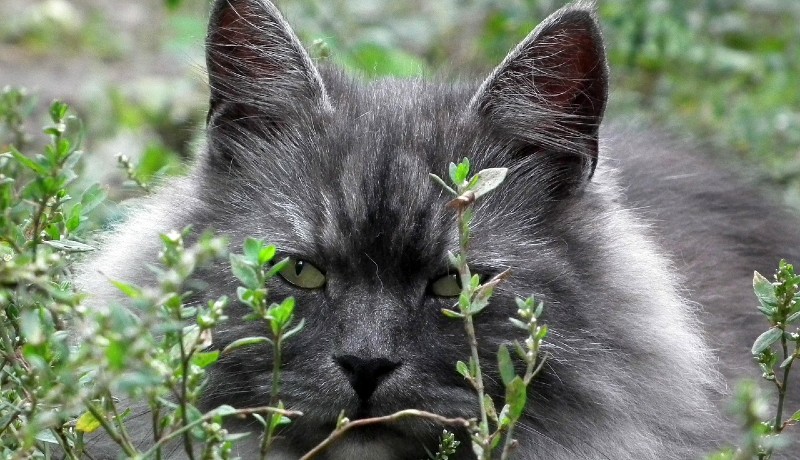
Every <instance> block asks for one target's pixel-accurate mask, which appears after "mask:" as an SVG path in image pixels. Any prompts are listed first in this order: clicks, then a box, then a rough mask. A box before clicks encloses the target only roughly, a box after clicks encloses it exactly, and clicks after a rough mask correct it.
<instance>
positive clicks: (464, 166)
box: [454, 158, 469, 186]
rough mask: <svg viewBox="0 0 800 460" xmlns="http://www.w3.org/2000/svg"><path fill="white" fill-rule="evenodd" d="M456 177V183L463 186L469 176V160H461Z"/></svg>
mask: <svg viewBox="0 0 800 460" xmlns="http://www.w3.org/2000/svg"><path fill="white" fill-rule="evenodd" d="M455 176H456V179H455V181H454V182H455V183H456V185H458V186H461V185H462V184H463V183H464V181H466V180H467V176H469V158H464V159H463V160H461V163H459V164H458V166H457V167H456V173H455Z"/></svg>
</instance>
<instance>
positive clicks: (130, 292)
mask: <svg viewBox="0 0 800 460" xmlns="http://www.w3.org/2000/svg"><path fill="white" fill-rule="evenodd" d="M111 284H113V285H114V286H115V287H116V288H117V289H119V290H120V292H122V293H123V294H125V295H126V296H127V297H130V298H131V299H138V298H139V297H141V296H142V290H141V289H139V288H138V287H136V286H134V285H132V284H127V283H123V282H122V281H115V280H111Z"/></svg>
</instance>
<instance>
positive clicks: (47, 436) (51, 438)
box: [36, 430, 58, 444]
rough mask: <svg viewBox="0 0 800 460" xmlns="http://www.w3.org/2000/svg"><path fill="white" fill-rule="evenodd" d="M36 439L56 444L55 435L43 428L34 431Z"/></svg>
mask: <svg viewBox="0 0 800 460" xmlns="http://www.w3.org/2000/svg"><path fill="white" fill-rule="evenodd" d="M36 440H37V441H42V442H46V443H48V444H58V439H56V435H54V434H53V432H52V431H51V430H45V431H40V432H38V433H36Z"/></svg>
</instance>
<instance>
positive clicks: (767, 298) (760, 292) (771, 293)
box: [753, 272, 778, 314]
mask: <svg viewBox="0 0 800 460" xmlns="http://www.w3.org/2000/svg"><path fill="white" fill-rule="evenodd" d="M753 292H755V294H756V297H757V298H758V301H759V303H760V304H761V306H762V307H763V309H762V310H761V311H762V312H763V311H764V310H767V311H770V312H774V311H775V307H776V306H777V305H778V298H777V297H775V286H773V285H772V283H770V282H769V280H768V279H766V278H764V277H763V276H762V275H761V273H758V272H753ZM770 314H771V313H770Z"/></svg>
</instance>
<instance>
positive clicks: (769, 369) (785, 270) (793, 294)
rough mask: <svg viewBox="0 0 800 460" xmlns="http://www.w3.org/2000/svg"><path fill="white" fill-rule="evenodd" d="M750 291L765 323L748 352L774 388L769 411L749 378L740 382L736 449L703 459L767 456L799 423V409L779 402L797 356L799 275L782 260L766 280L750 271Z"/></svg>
mask: <svg viewBox="0 0 800 460" xmlns="http://www.w3.org/2000/svg"><path fill="white" fill-rule="evenodd" d="M753 291H754V292H755V295H756V298H757V299H758V303H759V306H758V310H759V311H760V312H761V313H762V314H763V315H764V316H765V317H766V318H767V321H768V322H769V324H770V328H769V329H767V330H766V331H765V332H764V333H762V334H761V335H760V336H759V337H758V338H757V339H756V340H755V342H754V343H753V347H752V352H753V356H754V358H755V359H756V361H757V362H758V364H759V366H761V371H762V375H761V376H762V378H763V379H764V380H765V381H767V382H771V383H772V384H773V385H774V387H775V390H776V392H777V404H776V407H775V412H774V414H770V413H769V405H768V403H767V402H766V400H765V398H764V395H763V394H762V392H760V391H759V389H758V387H757V386H756V385H755V384H754V383H753V382H749V381H745V382H743V383H742V384H741V385H740V386H739V389H738V392H737V397H736V401H735V405H734V407H733V412H734V413H735V414H737V415H738V416H739V418H740V419H741V421H742V426H743V428H744V436H743V438H742V440H741V441H740V443H739V448H738V449H728V450H725V451H722V452H718V453H716V454H713V455H711V456H709V457H707V459H708V460H745V459H747V460H749V459H753V458H756V459H759V460H766V459H770V458H772V456H773V454H774V453H775V452H776V451H777V450H779V449H780V448H781V447H784V446H785V445H786V444H787V442H788V441H787V440H785V439H784V438H783V437H781V436H780V434H781V433H782V432H783V430H784V429H786V428H788V427H790V426H793V425H796V424H797V423H798V422H800V410H797V412H795V413H794V414H792V415H791V416H787V415H786V414H787V411H786V408H785V407H784V404H785V401H786V391H787V387H788V384H789V376H790V372H791V370H792V364H793V363H794V362H795V361H796V360H797V359H798V358H800V275H797V274H796V273H795V271H794V267H793V266H792V265H791V264H789V263H787V262H786V261H785V260H782V261H780V264H779V266H778V270H777V271H776V273H775V277H774V281H772V282H770V281H769V280H768V279H767V278H765V277H764V276H762V275H761V274H760V273H758V272H755V273H754V275H753ZM797 409H800V408H797Z"/></svg>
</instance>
